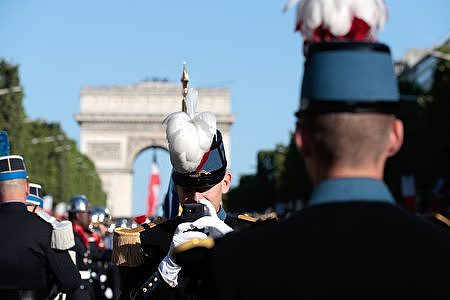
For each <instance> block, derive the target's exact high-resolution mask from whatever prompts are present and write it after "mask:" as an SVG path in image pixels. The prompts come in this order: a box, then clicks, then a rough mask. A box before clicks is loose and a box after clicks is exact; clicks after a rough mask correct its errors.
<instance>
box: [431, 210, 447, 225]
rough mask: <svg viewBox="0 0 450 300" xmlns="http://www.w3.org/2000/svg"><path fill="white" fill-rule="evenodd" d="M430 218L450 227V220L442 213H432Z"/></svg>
mask: <svg viewBox="0 0 450 300" xmlns="http://www.w3.org/2000/svg"><path fill="white" fill-rule="evenodd" d="M429 216H430V217H432V218H434V219H436V220H438V221H439V222H441V223H443V224H445V225H447V226H448V227H450V220H449V219H447V218H446V217H444V216H443V215H441V214H440V213H430V214H429Z"/></svg>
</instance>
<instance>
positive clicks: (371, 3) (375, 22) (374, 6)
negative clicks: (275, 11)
mask: <svg viewBox="0 0 450 300" xmlns="http://www.w3.org/2000/svg"><path fill="white" fill-rule="evenodd" d="M299 2H300V0H289V2H288V3H287V4H286V6H285V8H284V10H288V9H290V8H291V7H292V6H294V5H296V4H298V6H297V22H296V26H299V25H300V28H298V30H299V31H300V32H301V33H302V35H303V38H304V40H305V41H313V36H314V31H315V30H316V29H317V28H318V27H320V26H323V27H324V28H326V29H328V30H329V31H330V32H331V33H332V34H333V35H334V36H344V35H346V34H347V33H348V32H349V30H350V28H351V26H352V22H353V18H354V17H357V18H359V19H362V20H363V21H364V22H366V23H367V25H369V27H370V29H371V36H370V37H371V39H373V40H374V39H375V37H376V31H377V30H378V29H382V28H383V27H384V24H385V22H386V20H387V8H386V5H385V4H384V1H383V0H302V1H301V2H300V3H299Z"/></svg>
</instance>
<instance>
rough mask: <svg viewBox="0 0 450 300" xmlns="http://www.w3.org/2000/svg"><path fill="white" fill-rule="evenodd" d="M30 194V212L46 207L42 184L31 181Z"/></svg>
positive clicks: (28, 202)
mask: <svg viewBox="0 0 450 300" xmlns="http://www.w3.org/2000/svg"><path fill="white" fill-rule="evenodd" d="M29 187H30V190H29V194H28V196H27V199H26V201H25V202H26V204H27V209H28V211H30V212H37V211H38V210H39V209H42V208H43V207H44V200H43V199H42V186H41V185H39V184H36V183H31V182H30V183H29Z"/></svg>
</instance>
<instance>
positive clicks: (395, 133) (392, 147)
mask: <svg viewBox="0 0 450 300" xmlns="http://www.w3.org/2000/svg"><path fill="white" fill-rule="evenodd" d="M403 135H404V130H403V122H402V121H401V120H399V119H394V120H393V121H392V124H391V131H390V133H389V141H388V145H387V155H388V157H391V156H393V155H395V154H396V153H397V152H398V151H399V150H400V148H401V147H402V144H403Z"/></svg>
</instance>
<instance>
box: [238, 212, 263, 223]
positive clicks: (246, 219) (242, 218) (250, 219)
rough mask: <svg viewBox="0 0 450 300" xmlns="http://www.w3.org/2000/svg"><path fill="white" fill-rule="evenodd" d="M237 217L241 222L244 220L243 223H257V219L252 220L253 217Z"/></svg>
mask: <svg viewBox="0 0 450 300" xmlns="http://www.w3.org/2000/svg"><path fill="white" fill-rule="evenodd" d="M237 217H238V219H241V220H245V221H249V222H253V223H254V222H256V221H258V219H257V218H253V217H250V216H248V215H242V214H241V215H238V216H237Z"/></svg>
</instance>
